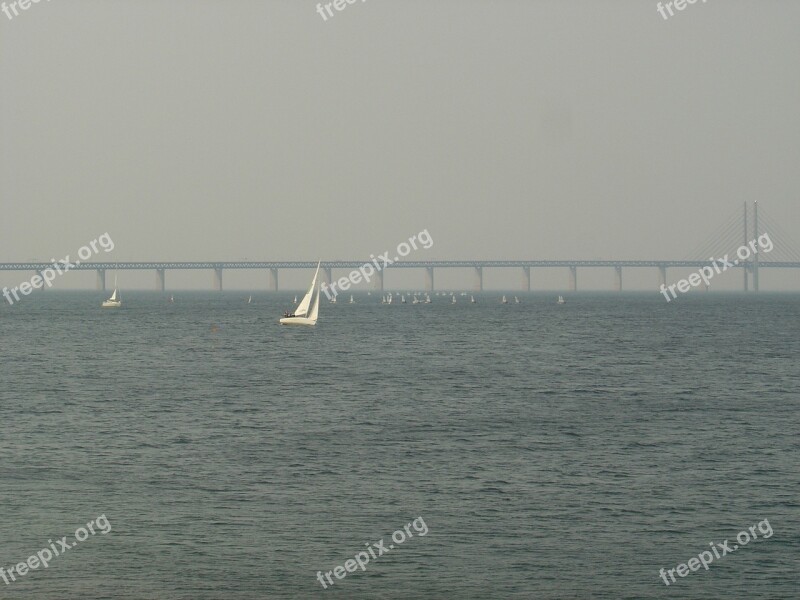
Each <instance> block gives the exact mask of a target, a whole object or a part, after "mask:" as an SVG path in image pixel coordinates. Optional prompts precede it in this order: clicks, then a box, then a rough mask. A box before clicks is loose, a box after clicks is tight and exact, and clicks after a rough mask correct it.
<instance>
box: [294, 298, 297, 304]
mask: <svg viewBox="0 0 800 600" xmlns="http://www.w3.org/2000/svg"><path fill="white" fill-rule="evenodd" d="M294 303H295V304H297V296H295V297H294Z"/></svg>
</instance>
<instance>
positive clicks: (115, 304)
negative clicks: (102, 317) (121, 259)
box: [101, 275, 122, 308]
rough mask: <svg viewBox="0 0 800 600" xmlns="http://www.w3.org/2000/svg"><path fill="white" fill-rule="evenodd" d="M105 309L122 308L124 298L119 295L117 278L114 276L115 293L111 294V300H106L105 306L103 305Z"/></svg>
mask: <svg viewBox="0 0 800 600" xmlns="http://www.w3.org/2000/svg"><path fill="white" fill-rule="evenodd" d="M101 306H102V307H103V308H119V307H121V306H122V296H121V295H120V293H119V289H118V288H117V277H116V275H115V276H114V293H113V294H111V298H109V299H108V300H105V301H104V302H103V304H101Z"/></svg>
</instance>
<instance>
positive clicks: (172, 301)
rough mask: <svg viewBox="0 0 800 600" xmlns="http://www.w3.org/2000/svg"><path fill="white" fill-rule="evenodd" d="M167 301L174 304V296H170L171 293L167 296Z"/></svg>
mask: <svg viewBox="0 0 800 600" xmlns="http://www.w3.org/2000/svg"><path fill="white" fill-rule="evenodd" d="M169 303H170V304H174V303H175V296H172V295H170V297H169Z"/></svg>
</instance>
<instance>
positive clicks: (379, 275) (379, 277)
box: [372, 271, 383, 293]
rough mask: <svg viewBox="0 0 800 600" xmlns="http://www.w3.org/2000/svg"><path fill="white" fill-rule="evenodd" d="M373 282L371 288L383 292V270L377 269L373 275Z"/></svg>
mask: <svg viewBox="0 0 800 600" xmlns="http://www.w3.org/2000/svg"><path fill="white" fill-rule="evenodd" d="M374 277H375V282H374V283H373V284H372V285H373V286H374V288H373V289H375V290H377V291H379V292H381V293H383V271H377V272H376V273H375V275H374Z"/></svg>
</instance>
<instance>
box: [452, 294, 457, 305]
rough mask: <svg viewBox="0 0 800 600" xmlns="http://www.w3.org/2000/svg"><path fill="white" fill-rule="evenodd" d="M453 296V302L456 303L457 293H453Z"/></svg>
mask: <svg viewBox="0 0 800 600" xmlns="http://www.w3.org/2000/svg"><path fill="white" fill-rule="evenodd" d="M452 298H453V301H452V304H455V303H456V295H455V294H453V296H452Z"/></svg>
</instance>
